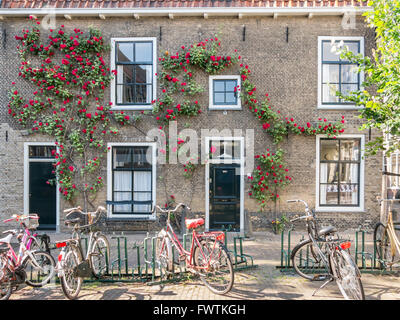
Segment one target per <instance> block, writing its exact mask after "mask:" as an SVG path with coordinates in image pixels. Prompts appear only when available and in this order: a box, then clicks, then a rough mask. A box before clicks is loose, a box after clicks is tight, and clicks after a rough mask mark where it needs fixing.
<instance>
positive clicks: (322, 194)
mask: <svg viewBox="0 0 400 320" xmlns="http://www.w3.org/2000/svg"><path fill="white" fill-rule="evenodd" d="M363 144H364V140H363V137H360V136H358V137H341V138H337V139H329V138H325V137H317V160H318V168H317V199H316V202H317V210H320V211H324V210H325V211H331V210H333V211H340V210H343V209H345V211H358V210H363V207H364V204H363V195H364V176H363V174H364V160H363V159H362V149H363Z"/></svg>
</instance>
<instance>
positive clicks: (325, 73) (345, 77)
mask: <svg viewBox="0 0 400 320" xmlns="http://www.w3.org/2000/svg"><path fill="white" fill-rule="evenodd" d="M343 47H347V48H348V49H349V50H350V51H351V52H353V53H354V54H362V55H364V38H363V37H318V59H319V64H318V108H328V109H353V108H355V107H356V106H355V105H354V103H352V102H349V101H345V100H344V99H342V98H340V97H338V96H337V95H336V92H340V93H341V94H342V95H344V96H348V95H350V93H351V92H354V91H357V90H360V88H361V84H362V82H363V77H364V76H363V73H358V72H357V68H358V65H357V64H354V63H352V62H350V61H348V60H346V59H342V58H341V57H340V52H339V51H340V48H343Z"/></svg>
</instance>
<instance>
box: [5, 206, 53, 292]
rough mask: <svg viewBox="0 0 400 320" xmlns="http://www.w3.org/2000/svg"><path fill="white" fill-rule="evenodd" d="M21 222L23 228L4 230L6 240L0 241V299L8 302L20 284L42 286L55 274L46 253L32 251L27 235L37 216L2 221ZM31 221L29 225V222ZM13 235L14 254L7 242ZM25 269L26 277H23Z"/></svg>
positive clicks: (29, 237)
mask: <svg viewBox="0 0 400 320" xmlns="http://www.w3.org/2000/svg"><path fill="white" fill-rule="evenodd" d="M12 220H16V221H21V225H22V226H23V227H24V229H21V230H20V231H18V230H7V231H4V232H3V234H7V236H6V237H4V238H2V239H0V245H1V247H0V255H1V258H0V270H1V271H0V287H1V289H0V299H3V300H5V299H8V298H9V297H10V295H11V292H12V290H13V289H14V290H16V289H17V288H18V286H19V285H20V284H22V283H26V284H27V285H29V286H31V287H42V286H43V285H45V284H47V283H48V282H49V281H50V280H51V278H52V277H53V275H54V273H55V266H56V263H55V261H54V258H53V257H52V256H51V255H50V254H49V253H47V252H45V251H41V250H37V249H35V248H33V247H34V246H32V244H33V243H35V241H36V239H35V238H34V237H33V236H32V235H31V234H30V232H29V228H32V227H33V225H36V224H37V225H38V220H39V217H38V216H37V215H36V214H35V215H14V216H13V217H12V218H10V219H6V220H4V222H9V221H12ZM32 221H33V222H32ZM15 235H17V240H18V242H19V251H18V254H16V253H15V251H14V249H13V247H12V246H11V239H12V238H13V236H15ZM27 270H28V273H30V278H28V277H27Z"/></svg>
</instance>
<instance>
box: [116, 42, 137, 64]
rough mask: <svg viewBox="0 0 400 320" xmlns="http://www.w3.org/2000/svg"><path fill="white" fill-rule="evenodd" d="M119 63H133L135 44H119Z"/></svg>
mask: <svg viewBox="0 0 400 320" xmlns="http://www.w3.org/2000/svg"><path fill="white" fill-rule="evenodd" d="M117 62H133V42H119V43H117Z"/></svg>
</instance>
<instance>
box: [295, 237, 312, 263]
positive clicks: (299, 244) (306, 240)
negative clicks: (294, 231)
mask: <svg viewBox="0 0 400 320" xmlns="http://www.w3.org/2000/svg"><path fill="white" fill-rule="evenodd" d="M307 242H310V243H311V240H310V239H304V240H303V241H301V242H299V243H298V244H297V245H296V246H295V247H294V248H293V249H292V251H291V252H290V259H293V257H294V254H295V253H296V251H297V248H298V247H301V246H303V245H304V244H305V243H307Z"/></svg>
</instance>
